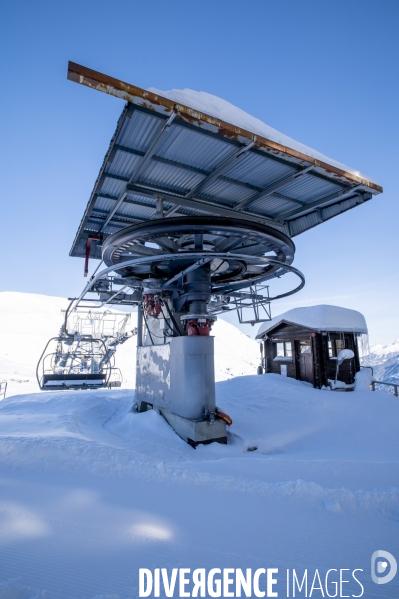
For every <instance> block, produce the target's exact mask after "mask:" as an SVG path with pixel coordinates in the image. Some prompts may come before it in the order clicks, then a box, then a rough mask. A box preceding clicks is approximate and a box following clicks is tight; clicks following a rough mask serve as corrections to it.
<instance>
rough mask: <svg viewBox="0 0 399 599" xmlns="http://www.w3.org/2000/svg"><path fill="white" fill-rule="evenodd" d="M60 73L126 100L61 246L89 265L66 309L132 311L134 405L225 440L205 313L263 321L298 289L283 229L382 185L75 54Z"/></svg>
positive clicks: (190, 438)
mask: <svg viewBox="0 0 399 599" xmlns="http://www.w3.org/2000/svg"><path fill="white" fill-rule="evenodd" d="M68 78H69V79H70V80H71V81H74V82H77V83H79V84H82V85H85V86H88V87H91V88H92V89H95V90H98V91H102V92H105V93H107V94H110V95H113V96H115V97H117V98H120V99H122V100H124V101H125V105H124V108H123V110H122V114H121V116H120V118H119V121H118V123H117V127H116V131H115V133H114V135H113V137H112V140H111V143H110V146H109V149H108V151H107V153H106V155H105V159H104V162H103V165H102V167H101V170H100V172H99V175H98V178H97V181H96V182H95V185H94V189H93V191H92V194H91V196H90V199H89V202H88V204H87V207H86V209H85V212H84V215H83V218H82V221H81V223H80V226H79V228H78V231H77V234H76V237H75V240H74V243H73V245H72V249H71V252H70V255H71V256H76V257H81V258H83V260H84V265H85V266H84V272H85V275H87V274H88V266H89V259H96V260H100V261H101V262H100V265H99V267H98V268H97V270H96V271H95V273H94V275H93V276H92V277H91V278H90V279H89V281H88V283H87V285H86V287H85V289H84V290H83V292H82V294H81V296H80V297H79V298H76V300H75V304H74V309H77V310H79V309H80V307H81V306H85V307H87V305H88V303H87V302H90V301H91V300H93V297H94V298H95V300H96V301H93V303H94V304H96V306H98V305H99V306H105V305H107V306H108V305H110V304H111V305H115V304H118V305H122V306H137V310H138V322H137V365H136V368H137V370H136V372H137V382H136V393H135V397H134V404H133V409H134V410H135V411H144V410H147V409H157V410H158V411H159V412H160V413H161V414H162V415H163V416H164V418H165V419H166V420H167V422H168V423H169V424H170V425H171V426H172V427H173V428H174V430H175V431H176V433H177V434H178V435H180V437H182V438H183V439H184V440H186V441H187V442H188V443H190V444H191V445H192V446H194V447H195V446H196V445H197V444H198V443H209V442H211V441H218V442H221V443H225V442H226V440H227V435H226V426H229V425H230V424H231V420H230V418H229V417H228V415H226V414H223V413H222V412H221V411H220V410H219V409H218V407H217V405H216V401H215V374H214V338H213V336H212V327H213V325H214V322H215V320H216V318H217V316H218V315H220V314H223V313H224V312H227V311H230V310H237V312H238V315H239V318H240V321H241V322H244V321H245V322H251V324H255V323H257V322H261V321H262V320H268V319H270V318H271V316H270V302H271V301H272V300H274V299H277V297H284V296H286V295H290V294H293V293H295V292H297V291H299V290H300V289H301V288H302V287H303V285H304V277H303V275H302V273H301V272H300V271H298V270H297V269H296V268H295V267H294V266H293V265H292V264H293V260H294V254H295V245H294V243H293V241H292V238H293V237H295V236H296V235H299V234H300V233H302V232H304V231H306V230H308V229H310V228H312V227H314V226H316V225H319V224H321V223H323V222H324V221H326V220H328V219H331V218H333V217H334V216H336V215H338V214H341V213H343V212H345V211H347V210H349V209H351V208H354V207H356V206H358V205H360V204H362V203H364V202H366V201H368V200H370V199H371V198H372V197H373V195H374V194H378V193H381V192H382V188H381V187H380V186H379V185H377V184H376V183H374V182H372V181H369V180H367V179H365V178H364V177H363V176H362V175H359V174H358V173H356V172H354V171H352V170H351V169H346V168H345V167H344V166H343V165H340V164H339V163H336V162H334V161H331V160H329V159H327V158H325V157H323V156H321V155H318V154H317V153H313V154H312V152H310V151H309V152H306V148H305V147H304V146H301V144H295V143H293V144H291V145H290V144H288V143H287V144H286V145H283V144H282V143H279V142H278V141H276V140H275V139H272V136H269V137H267V136H265V135H262V134H261V133H262V132H259V130H258V131H250V130H248V129H246V128H244V127H243V126H242V123H241V124H240V123H237V122H236V123H235V124H234V123H232V122H229V119H228V118H227V117H226V120H222V118H221V117H222V116H223V115H221V114H216V115H215V113H214V112H213V113H212V114H209V113H207V112H205V111H204V110H203V109H199V108H198V104H197V105H195V102H194V101H193V104H194V105H192V106H188V105H186V104H182V103H181V102H180V101H179V100H180V98H179V97H173V94H172V93H171V92H166V93H165V95H161V94H160V93H157V92H154V91H153V92H150V91H147V90H144V89H141V88H139V87H136V86H134V85H130V84H128V83H125V82H123V81H120V80H117V79H114V78H112V77H109V76H107V75H104V74H101V73H98V72H96V71H93V70H91V69H88V68H86V67H82V66H80V65H77V64H75V63H69V66H68ZM167 96H168V97H167ZM193 97H194V96H193ZM194 99H195V98H194ZM315 156H316V157H315ZM286 273H294V275H296V276H297V277H298V283H297V284H296V287H295V288H294V289H292V290H291V291H288V292H287V293H284V294H282V295H279V296H276V297H271V296H270V295H269V284H270V281H271V280H272V279H274V278H275V277H281V276H282V275H284V274H286ZM249 309H250V310H251V311H252V312H251V314H252V315H251V316H250V317H249V318H246V316H245V314H247V313H248V310H249ZM54 384H55V383H54Z"/></svg>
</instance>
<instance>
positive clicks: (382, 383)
mask: <svg viewBox="0 0 399 599" xmlns="http://www.w3.org/2000/svg"><path fill="white" fill-rule="evenodd" d="M376 385H388V386H389V387H393V388H394V395H395V397H399V393H398V388H399V383H386V382H385V381H373V382H372V383H371V390H372V391H375V386H376Z"/></svg>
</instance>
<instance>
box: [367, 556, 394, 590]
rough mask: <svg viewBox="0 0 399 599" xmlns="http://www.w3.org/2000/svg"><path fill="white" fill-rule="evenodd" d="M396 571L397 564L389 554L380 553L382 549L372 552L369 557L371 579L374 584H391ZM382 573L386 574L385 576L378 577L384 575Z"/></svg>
mask: <svg viewBox="0 0 399 599" xmlns="http://www.w3.org/2000/svg"><path fill="white" fill-rule="evenodd" d="M388 566H389V569H388ZM397 569H398V564H397V563H396V559H395V558H394V556H393V555H392V554H391V553H389V552H388V551H382V549H380V550H379V551H374V553H373V555H372V556H371V579H372V581H373V582H375V584H386V583H387V582H391V580H392V579H393V578H394V576H395V574H396V571H397ZM384 572H387V574H385V576H380V574H384Z"/></svg>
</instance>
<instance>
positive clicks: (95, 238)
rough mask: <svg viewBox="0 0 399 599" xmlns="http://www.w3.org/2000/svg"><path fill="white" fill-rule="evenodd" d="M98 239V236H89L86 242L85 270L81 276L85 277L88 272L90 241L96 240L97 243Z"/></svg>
mask: <svg viewBox="0 0 399 599" xmlns="http://www.w3.org/2000/svg"><path fill="white" fill-rule="evenodd" d="M99 239H100V238H99V236H98V235H89V236H88V238H87V241H86V255H85V269H84V273H83V276H84V277H87V275H88V272H89V257H90V248H91V243H92V241H94V240H96V241H98V240H99Z"/></svg>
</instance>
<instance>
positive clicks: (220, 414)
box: [216, 409, 233, 426]
mask: <svg viewBox="0 0 399 599" xmlns="http://www.w3.org/2000/svg"><path fill="white" fill-rule="evenodd" d="M216 413H217V415H218V418H220V419H221V420H224V421H225V423H226V424H227V426H231V425H232V424H233V420H232V419H231V418H230V416H229V415H228V414H225V412H219V410H218V409H216Z"/></svg>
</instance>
